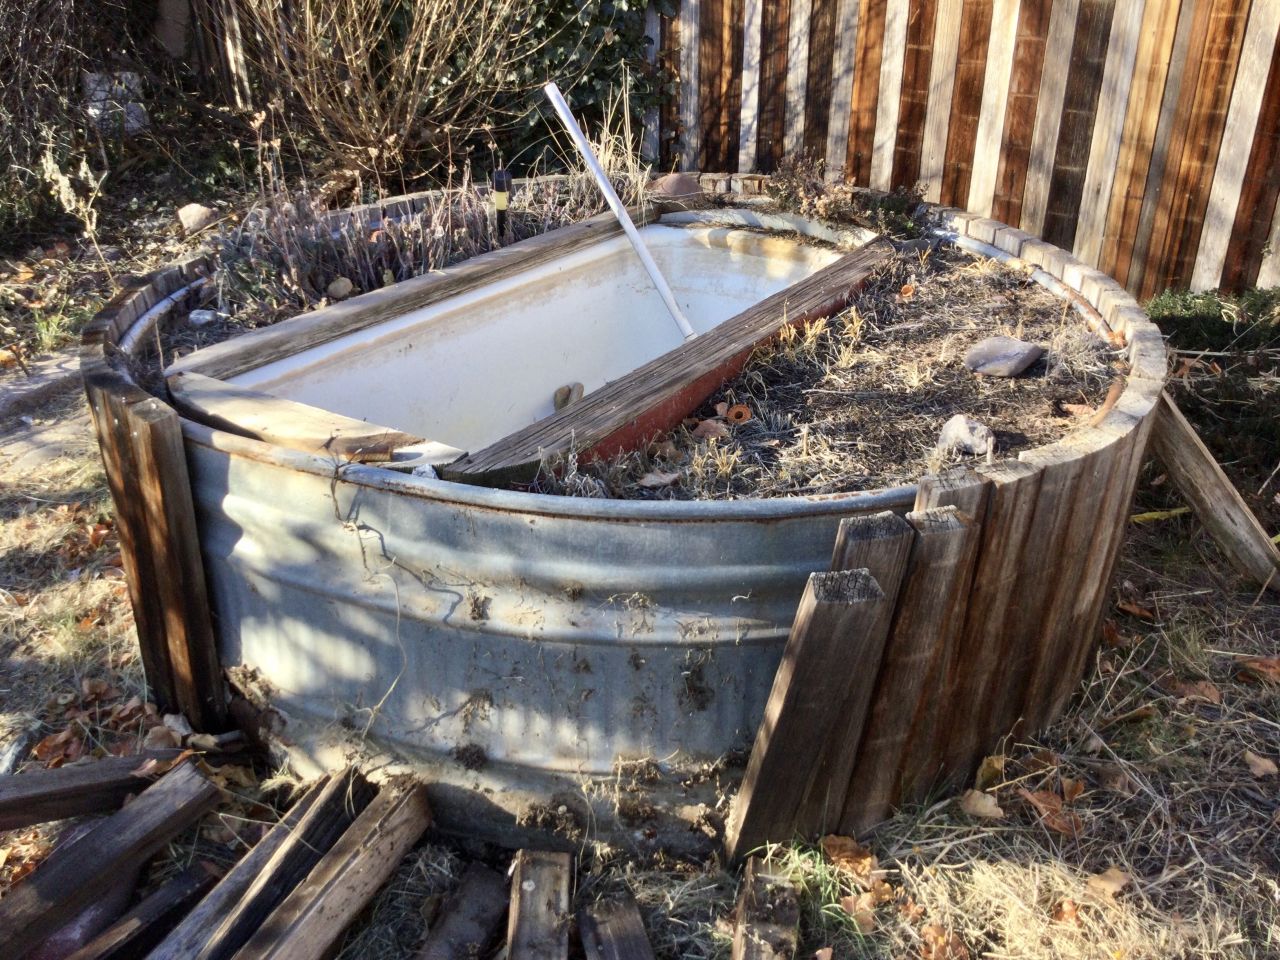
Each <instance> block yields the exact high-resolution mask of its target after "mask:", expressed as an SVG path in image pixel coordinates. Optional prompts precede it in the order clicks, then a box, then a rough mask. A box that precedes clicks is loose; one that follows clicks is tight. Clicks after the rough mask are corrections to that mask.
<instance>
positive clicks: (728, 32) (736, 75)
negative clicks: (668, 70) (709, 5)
mask: <svg viewBox="0 0 1280 960" xmlns="http://www.w3.org/2000/svg"><path fill="white" fill-rule="evenodd" d="M745 17H746V0H724V6H723V18H724V19H723V21H722V23H721V28H720V52H721V61H720V62H721V79H720V90H719V94H720V98H721V111H720V123H721V131H722V132H721V135H720V161H721V162H720V163H719V164H716V165H715V166H704V167H703V168H702V169H704V170H724V171H726V172H734V171H736V170H737V169H738V146H739V143H740V140H741V129H742V111H741V109H740V104H741V103H742V80H743V76H742V54H743V49H742V43H743V37H744V36H745V33H746V23H745Z"/></svg>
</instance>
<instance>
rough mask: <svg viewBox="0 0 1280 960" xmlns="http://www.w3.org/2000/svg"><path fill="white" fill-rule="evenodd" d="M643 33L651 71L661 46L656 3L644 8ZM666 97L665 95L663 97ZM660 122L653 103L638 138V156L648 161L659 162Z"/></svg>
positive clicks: (660, 23) (655, 63)
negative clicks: (642, 131) (646, 43)
mask: <svg viewBox="0 0 1280 960" xmlns="http://www.w3.org/2000/svg"><path fill="white" fill-rule="evenodd" d="M644 35H645V38H646V39H647V40H648V46H646V47H645V50H644V59H645V62H646V63H647V64H649V68H650V70H651V71H652V72H653V73H656V69H657V66H658V51H659V50H660V49H661V47H662V15H661V14H660V13H658V7H657V5H656V4H650V5H649V6H647V7H645V10H644ZM663 99H664V100H665V99H666V98H665V97H664V98H663ZM661 136H662V124H661V120H660V119H659V113H658V107H657V105H656V104H655V105H654V106H652V107H650V108H649V109H648V110H646V111H645V112H644V133H643V135H642V136H641V140H640V156H641V157H643V158H644V159H645V160H647V161H648V162H649V163H654V164H659V166H660V165H661V163H660V159H659V158H660V156H661V142H662V141H661Z"/></svg>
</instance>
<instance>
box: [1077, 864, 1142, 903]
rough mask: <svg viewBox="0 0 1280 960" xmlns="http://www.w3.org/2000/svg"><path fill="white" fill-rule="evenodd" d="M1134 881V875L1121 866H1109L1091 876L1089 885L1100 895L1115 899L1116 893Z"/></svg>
mask: <svg viewBox="0 0 1280 960" xmlns="http://www.w3.org/2000/svg"><path fill="white" fill-rule="evenodd" d="M1132 882H1133V877H1132V876H1130V875H1129V874H1127V873H1125V872H1124V871H1123V870H1121V869H1120V868H1119V867H1108V868H1107V869H1106V870H1105V871H1104V872H1102V873H1097V874H1094V875H1093V876H1092V877H1090V878H1089V880H1088V883H1087V886H1088V887H1089V889H1090V890H1091V891H1093V892H1094V893H1096V894H1098V895H1099V896H1101V897H1105V898H1106V899H1108V900H1114V899H1115V896H1116V894H1117V893H1119V892H1120V891H1121V890H1123V889H1124V888H1125V887H1127V886H1128V885H1129V884H1130V883H1132Z"/></svg>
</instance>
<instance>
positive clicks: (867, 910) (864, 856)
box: [821, 834, 898, 934]
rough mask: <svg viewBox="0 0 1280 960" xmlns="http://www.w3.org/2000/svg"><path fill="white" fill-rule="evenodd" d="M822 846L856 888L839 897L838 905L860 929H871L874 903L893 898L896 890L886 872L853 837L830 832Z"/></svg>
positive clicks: (873, 926) (868, 930)
mask: <svg viewBox="0 0 1280 960" xmlns="http://www.w3.org/2000/svg"><path fill="white" fill-rule="evenodd" d="M821 847H822V852H823V853H824V854H825V855H826V857H827V859H828V860H830V861H831V865H832V866H834V867H835V868H836V869H837V870H839V871H840V872H841V873H843V874H845V875H846V876H847V877H848V879H850V880H851V881H852V882H853V885H854V886H855V888H856V889H855V892H853V893H851V894H849V895H847V896H844V897H842V898H841V899H840V908H841V909H842V910H844V912H845V913H847V914H848V915H849V916H850V917H852V918H853V922H854V924H855V925H856V926H857V927H858V929H859V930H860V931H861V932H862V933H864V934H866V933H871V932H872V931H873V930H874V929H875V926H876V907H878V906H879V905H880V904H882V903H888V902H889V901H891V900H893V899H894V898H895V897H896V896H897V894H898V891H897V890H896V889H895V888H894V887H893V885H892V884H890V883H889V881H888V880H886V879H885V877H886V876H887V875H888V874H887V873H886V871H884V870H881V869H880V861H879V859H877V857H876V855H875V854H874V853H872V852H871V851H870V850H869V849H867V848H866V847H864V846H863V845H862V844H860V843H858V841H857V840H854V839H853V838H852V837H841V836H836V835H834V834H829V835H827V836H825V837H823V838H822V841H821Z"/></svg>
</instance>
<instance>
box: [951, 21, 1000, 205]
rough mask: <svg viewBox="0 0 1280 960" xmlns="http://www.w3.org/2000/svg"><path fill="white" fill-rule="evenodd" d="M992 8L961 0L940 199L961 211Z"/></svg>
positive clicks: (970, 168) (970, 170)
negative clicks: (954, 75)
mask: <svg viewBox="0 0 1280 960" xmlns="http://www.w3.org/2000/svg"><path fill="white" fill-rule="evenodd" d="M994 6H995V5H994V3H993V0H964V13H963V14H962V16H961V18H960V46H959V48H958V55H957V57H956V79H955V89H954V91H953V92H952V96H951V122H950V124H949V125H948V127H947V152H946V155H945V157H946V158H945V160H944V162H943V171H942V193H941V194H940V197H941V199H942V202H943V203H945V204H950V205H954V206H957V207H962V208H963V207H964V205H965V203H966V202H967V201H968V199H969V179H970V176H971V175H972V173H973V148H974V145H975V143H976V142H977V137H978V114H979V112H980V110H981V109H982V83H983V80H984V78H985V76H986V72H987V46H988V43H989V41H990V39H991V13H992V10H993V8H994Z"/></svg>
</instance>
